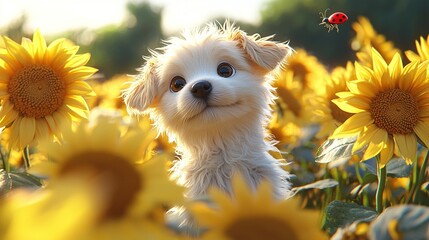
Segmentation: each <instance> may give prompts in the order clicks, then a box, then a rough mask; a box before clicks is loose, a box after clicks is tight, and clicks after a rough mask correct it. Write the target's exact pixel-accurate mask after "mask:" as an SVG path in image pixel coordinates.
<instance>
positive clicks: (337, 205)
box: [323, 200, 385, 234]
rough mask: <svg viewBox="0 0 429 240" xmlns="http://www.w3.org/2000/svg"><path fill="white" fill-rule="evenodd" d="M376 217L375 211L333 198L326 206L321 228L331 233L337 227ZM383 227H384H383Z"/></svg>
mask: <svg viewBox="0 0 429 240" xmlns="http://www.w3.org/2000/svg"><path fill="white" fill-rule="evenodd" d="M376 217H377V212H376V211H375V210H373V209H371V208H367V207H364V206H361V205H358V204H356V203H350V202H342V201H337V200H334V201H332V202H331V203H329V205H328V207H327V208H326V218H325V224H324V226H323V228H325V229H326V230H327V231H328V233H330V234H333V233H334V232H335V231H336V230H337V229H338V228H340V227H345V226H346V225H348V224H352V223H353V222H356V221H365V222H369V221H371V220H373V219H374V218H376ZM384 229H385V228H384Z"/></svg>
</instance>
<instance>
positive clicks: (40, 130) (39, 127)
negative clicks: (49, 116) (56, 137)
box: [36, 118, 51, 141]
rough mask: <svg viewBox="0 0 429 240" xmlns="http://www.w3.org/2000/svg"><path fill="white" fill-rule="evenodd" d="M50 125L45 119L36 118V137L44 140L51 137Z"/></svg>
mask: <svg viewBox="0 0 429 240" xmlns="http://www.w3.org/2000/svg"><path fill="white" fill-rule="evenodd" d="M50 133H51V132H50V130H49V125H48V123H47V122H46V120H45V119H43V118H40V119H36V137H37V139H40V140H42V141H43V140H44V139H49V136H50Z"/></svg>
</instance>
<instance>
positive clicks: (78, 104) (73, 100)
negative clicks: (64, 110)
mask: <svg viewBox="0 0 429 240" xmlns="http://www.w3.org/2000/svg"><path fill="white" fill-rule="evenodd" d="M64 104H65V105H69V106H72V107H74V108H77V109H82V110H88V104H87V103H86V101H85V99H84V98H83V97H82V96H67V97H66V98H65V99H64Z"/></svg>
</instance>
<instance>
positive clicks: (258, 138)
mask: <svg viewBox="0 0 429 240" xmlns="http://www.w3.org/2000/svg"><path fill="white" fill-rule="evenodd" d="M259 128H260V129H259V131H252V132H251V131H249V130H248V129H252V128H247V129H244V130H243V129H237V130H236V131H235V133H234V134H231V133H229V134H228V138H225V137H224V136H222V134H217V135H210V136H207V135H206V136H204V134H202V135H200V136H199V137H198V138H197V139H195V138H192V139H193V140H192V142H193V143H194V144H193V145H189V144H186V142H187V141H186V140H184V141H182V142H181V141H179V142H178V145H179V146H180V145H181V144H183V145H184V146H185V147H182V149H180V151H181V152H182V159H181V160H178V161H177V162H176V163H175V165H174V167H173V169H172V170H173V177H175V178H176V179H177V181H178V182H179V183H180V184H183V185H184V186H186V187H187V189H188V191H187V193H186V195H187V197H189V198H191V199H195V198H198V197H202V196H204V195H206V194H207V191H208V189H209V188H210V187H213V186H214V187H218V188H220V189H222V190H224V191H226V192H228V193H231V192H232V191H231V178H232V176H233V175H234V174H237V173H238V174H241V175H242V176H243V177H244V179H245V180H246V182H247V183H248V185H249V186H250V187H251V188H252V189H255V188H256V186H257V185H258V183H259V182H260V181H261V180H263V179H265V180H268V181H269V182H270V183H271V184H272V185H273V191H274V195H275V197H276V198H278V199H280V198H284V197H286V196H287V194H288V191H289V188H290V184H289V181H287V180H288V179H289V174H288V173H287V172H286V171H284V170H283V169H282V168H281V164H282V163H281V162H280V161H279V160H277V159H274V158H273V157H272V156H271V155H270V154H269V152H268V151H270V150H274V148H273V147H272V145H271V144H270V143H268V142H267V141H265V140H264V132H263V129H262V127H261V126H259ZM253 129H254V130H255V128H253Z"/></svg>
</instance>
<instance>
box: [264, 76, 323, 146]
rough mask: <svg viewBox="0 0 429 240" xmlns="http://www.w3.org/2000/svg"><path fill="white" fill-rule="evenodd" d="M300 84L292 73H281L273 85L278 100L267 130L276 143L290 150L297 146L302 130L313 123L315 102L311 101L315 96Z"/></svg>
mask: <svg viewBox="0 0 429 240" xmlns="http://www.w3.org/2000/svg"><path fill="white" fill-rule="evenodd" d="M301 83H302V82H301V81H297V80H296V79H295V77H294V73H293V72H292V71H282V72H280V73H279V74H278V75H277V76H276V79H275V84H274V86H275V87H276V95H277V96H278V99H277V100H276V105H275V106H274V107H275V111H274V114H273V117H272V118H271V121H270V124H269V129H270V130H271V133H272V134H273V135H274V136H275V138H276V140H277V141H279V142H280V143H281V144H282V145H289V147H290V148H293V147H295V146H296V145H299V141H298V140H299V139H300V138H301V137H302V136H303V128H305V127H307V126H309V125H311V124H313V123H315V122H314V121H312V119H313V118H312V116H313V109H314V106H313V104H314V103H315V102H314V101H311V99H312V98H314V97H315V96H316V94H315V92H314V91H312V90H311V89H304V86H303V85H302V84H301Z"/></svg>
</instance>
